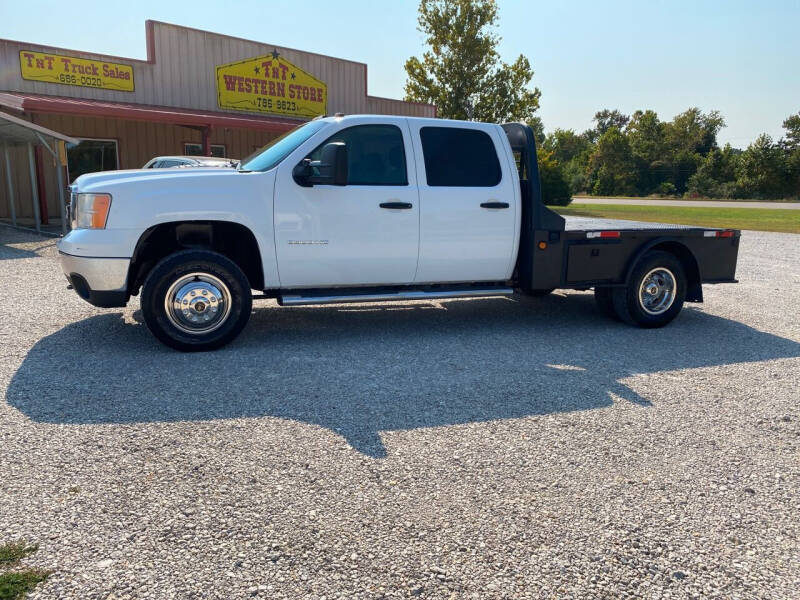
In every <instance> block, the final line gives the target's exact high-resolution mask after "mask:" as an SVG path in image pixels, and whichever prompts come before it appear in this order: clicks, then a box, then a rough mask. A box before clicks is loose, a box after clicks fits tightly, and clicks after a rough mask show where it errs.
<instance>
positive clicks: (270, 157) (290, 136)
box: [239, 121, 329, 171]
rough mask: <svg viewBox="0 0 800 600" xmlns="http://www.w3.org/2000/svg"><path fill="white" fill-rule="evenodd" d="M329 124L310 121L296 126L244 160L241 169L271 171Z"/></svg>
mask: <svg viewBox="0 0 800 600" xmlns="http://www.w3.org/2000/svg"><path fill="white" fill-rule="evenodd" d="M328 124H329V123H328V121H309V122H308V123H306V124H305V125H301V126H300V127H295V128H294V129H292V130H291V131H289V132H288V133H285V134H283V135H282V136H280V137H278V138H275V139H274V140H272V141H271V142H270V143H269V144H267V145H266V146H264V147H263V148H261V149H260V150H256V151H255V152H254V153H253V154H251V155H250V156H248V157H247V158H245V159H244V160H242V162H241V164H240V165H239V171H269V170H270V169H272V168H274V167H276V166H278V163H280V162H281V161H282V160H283V159H284V158H286V157H287V156H289V155H290V154H291V153H292V152H294V151H295V150H296V149H297V148H298V147H299V146H300V145H301V144H302V143H303V142H305V141H306V140H308V139H309V138H311V136H312V135H314V134H315V133H317V132H318V131H319V130H320V129H322V128H323V127H327V126H328Z"/></svg>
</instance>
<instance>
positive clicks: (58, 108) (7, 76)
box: [0, 21, 436, 223]
mask: <svg viewBox="0 0 800 600" xmlns="http://www.w3.org/2000/svg"><path fill="white" fill-rule="evenodd" d="M145 30H146V39H147V60H136V59H130V58H122V57H116V56H108V55H101V54H96V53H92V52H84V51H79V50H68V49H64V48H55V47H50V46H42V45H39V44H30V43H26V42H18V41H10V40H0V75H2V76H0V111H4V112H5V113H8V114H11V115H13V116H16V117H21V118H23V119H25V120H27V121H30V122H32V123H34V124H36V125H39V126H42V127H44V128H47V129H49V130H52V131H54V132H59V133H61V134H63V135H64V136H67V137H69V138H75V139H77V140H79V143H78V144H71V145H68V147H67V151H66V163H67V164H66V165H65V166H64V167H63V169H64V172H63V173H62V179H63V181H65V182H66V181H69V182H71V181H74V179H75V178H76V177H78V176H79V175H81V174H82V173H86V172H92V171H102V170H109V169H135V168H141V167H142V166H143V165H144V164H145V163H146V162H147V161H148V160H149V159H151V158H152V157H154V156H159V155H173V154H178V155H181V154H205V155H215V156H226V157H230V158H244V157H245V156H247V155H248V154H250V153H251V152H253V151H254V150H256V149H257V148H259V147H260V146H262V145H264V144H265V143H266V142H268V141H269V140H271V139H273V138H275V137H276V136H278V135H281V134H282V133H283V132H285V131H288V130H289V129H291V128H293V127H295V126H296V125H298V124H299V123H302V122H304V121H306V120H308V119H310V118H313V117H314V116H317V115H320V114H333V113H336V112H343V113H348V114H354V113H380V114H400V115H413V116H435V115H436V107H434V106H433V105H430V104H419V103H414V102H405V101H401V100H393V99H389V98H379V97H375V96H370V95H368V94H367V65H366V64H364V63H359V62H353V61H350V60H344V59H340V58H334V57H330V56H323V55H320V54H314V53H311V52H303V51H302V50H295V49H291V48H284V47H281V46H275V45H272V44H269V43H264V42H256V41H251V40H245V39H240V38H235V37H230V36H226V35H220V34H217V33H212V32H208V31H201V30H197V29H192V28H188V27H181V26H178V25H172V24H169V23H161V22H158V21H147V22H146V24H145ZM0 143H2V142H0ZM8 154H9V157H10V160H9V163H10V167H11V168H10V173H6V172H5V170H6V166H5V162H4V161H3V162H0V173H1V174H0V181H2V180H3V179H6V180H9V181H11V183H12V185H11V188H13V189H14V190H15V193H14V196H15V198H11V199H9V195H8V194H9V193H8V189H9V188H8V187H7V186H3V187H0V218H6V219H7V218H9V217H10V215H11V214H12V212H13V213H14V214H15V215H16V217H17V218H18V219H21V220H23V221H25V220H26V219H27V220H28V222H31V223H32V222H33V220H35V218H36V216H37V215H36V214H35V213H36V212H38V213H39V215H38V216H39V218H40V219H41V220H42V221H43V222H45V223H46V222H47V221H48V218H50V219H52V218H54V217H55V218H57V217H58V215H59V213H60V206H59V202H60V200H59V197H60V194H59V189H58V188H59V186H58V180H59V177H58V169H59V168H60V167H59V166H58V160H57V159H58V156H57V155H54V154H53V153H52V152H48V151H47V150H45V149H44V147H43V146H42V145H38V146H36V148H35V150H34V164H35V177H31V176H30V168H29V160H28V158H29V154H30V150H29V148H28V147H27V146H23V145H14V146H11V147H10V148H8ZM32 184H33V185H32ZM35 188H38V196H39V206H38V208H39V210H38V211H35V210H34V206H33V197H34V195H35ZM11 202H14V203H15V204H14V206H13V211H12V207H11V204H10V203H11Z"/></svg>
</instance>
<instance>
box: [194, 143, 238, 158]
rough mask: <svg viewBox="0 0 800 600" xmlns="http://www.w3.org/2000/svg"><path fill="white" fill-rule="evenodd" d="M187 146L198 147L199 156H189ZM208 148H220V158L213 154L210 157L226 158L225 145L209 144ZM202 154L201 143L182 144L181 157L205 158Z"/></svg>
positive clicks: (226, 149) (226, 150)
mask: <svg viewBox="0 0 800 600" xmlns="http://www.w3.org/2000/svg"><path fill="white" fill-rule="evenodd" d="M189 146H197V147H199V148H200V154H189V150H188V147H189ZM209 148H211V149H212V150H213V149H214V148H222V156H215V155H214V154H212V155H211V156H213V157H214V158H228V148H227V147H226V145H225V144H209ZM202 152H203V144H202V143H200V142H183V155H184V156H201V157H202V156H205V154H203V153H202Z"/></svg>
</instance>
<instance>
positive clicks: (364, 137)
mask: <svg viewBox="0 0 800 600" xmlns="http://www.w3.org/2000/svg"><path fill="white" fill-rule="evenodd" d="M332 142H344V143H345V145H346V146H347V185H408V175H407V173H406V153H405V148H404V145H403V134H402V133H401V132H400V128H399V127H397V126H396V125H355V126H353V127H348V128H346V129H342V130H341V131H339V132H337V133H335V134H334V135H332V136H331V137H329V138H328V139H327V140H325V141H324V142H322V144H320V145H319V146H318V147H317V148H316V149H315V150H314V151H313V152H312V153H311V154H310V155H309V156H308V158H310V159H311V160H312V161H313V160H319V159H320V157H321V155H322V148H323V147H324V146H325V144H330V143H332Z"/></svg>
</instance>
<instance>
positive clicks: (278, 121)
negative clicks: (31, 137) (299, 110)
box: [0, 92, 303, 132]
mask: <svg viewBox="0 0 800 600" xmlns="http://www.w3.org/2000/svg"><path fill="white" fill-rule="evenodd" d="M0 107H5V108H7V109H11V110H16V111H20V112H36V113H58V114H65V115H79V116H86V117H107V118H114V119H128V120H131V121H149V122H156V123H169V124H172V125H185V126H189V127H207V126H212V127H242V128H245V129H256V130H259V131H274V132H284V131H289V130H290V129H292V128H294V127H297V125H300V124H301V123H303V121H300V120H296V119H283V118H280V117H262V116H255V115H253V116H250V115H234V114H229V113H223V112H216V111H205V110H191V109H182V108H172V107H169V106H151V105H148V104H128V103H123V102H105V101H103V100H85V99H82V98H66V97H63V96H44V95H41V94H18V93H13V94H12V93H7V92H2V93H0Z"/></svg>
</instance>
